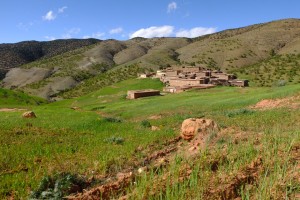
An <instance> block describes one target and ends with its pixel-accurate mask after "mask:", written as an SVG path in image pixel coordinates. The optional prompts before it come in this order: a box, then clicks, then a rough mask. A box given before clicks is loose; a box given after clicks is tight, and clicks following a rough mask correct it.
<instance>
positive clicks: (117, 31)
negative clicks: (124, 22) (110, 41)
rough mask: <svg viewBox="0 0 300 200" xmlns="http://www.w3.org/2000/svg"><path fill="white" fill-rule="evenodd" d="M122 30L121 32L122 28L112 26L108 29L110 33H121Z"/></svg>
mask: <svg viewBox="0 0 300 200" xmlns="http://www.w3.org/2000/svg"><path fill="white" fill-rule="evenodd" d="M122 32H123V28H121V27H118V28H114V29H111V30H110V31H109V33H110V34H118V33H122Z"/></svg>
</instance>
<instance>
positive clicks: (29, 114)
mask: <svg viewBox="0 0 300 200" xmlns="http://www.w3.org/2000/svg"><path fill="white" fill-rule="evenodd" d="M22 117H23V118H36V115H35V113H34V112H33V111H27V112H24V113H23V114H22Z"/></svg>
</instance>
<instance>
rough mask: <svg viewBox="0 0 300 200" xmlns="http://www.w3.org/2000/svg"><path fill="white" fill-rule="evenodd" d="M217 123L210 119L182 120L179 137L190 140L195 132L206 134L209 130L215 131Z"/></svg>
mask: <svg viewBox="0 0 300 200" xmlns="http://www.w3.org/2000/svg"><path fill="white" fill-rule="evenodd" d="M217 130H218V126H217V124H216V123H215V122H214V121H213V120H211V119H203V118H200V119H197V118H189V119H186V120H184V121H183V122H182V125H181V137H182V138H183V139H184V140H191V139H193V138H194V137H195V135H196V134H202V135H206V134H207V133H209V132H210V131H217Z"/></svg>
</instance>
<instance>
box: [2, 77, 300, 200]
mask: <svg viewBox="0 0 300 200" xmlns="http://www.w3.org/2000/svg"><path fill="white" fill-rule="evenodd" d="M162 87H163V85H162V84H161V82H160V81H159V80H156V79H130V80H126V81H123V82H120V83H116V84H114V85H111V86H108V87H105V88H102V89H100V90H98V91H96V92H93V93H90V94H88V95H86V96H82V97H79V98H74V99H68V100H63V101H59V102H54V103H46V102H45V101H43V100H41V99H39V98H33V97H29V96H27V95H25V94H23V93H18V92H12V91H8V90H0V107H1V108H15V107H18V108H24V109H28V110H33V111H34V112H35V113H36V115H37V118H35V119H24V118H22V117H21V115H22V112H23V111H16V112H0V127H1V131H0V155H1V156H0V198H1V199H3V198H4V199H5V198H8V197H10V196H14V197H15V198H16V199H20V198H21V199H26V198H27V197H28V196H29V194H30V192H31V191H33V190H35V189H36V188H37V187H38V185H39V183H40V181H41V179H42V178H43V177H45V176H47V175H49V176H53V175H55V174H58V173H72V174H78V175H81V176H84V177H91V176H97V175H98V176H100V175H104V174H106V173H112V172H117V171H118V170H120V169H122V167H124V166H125V165H127V164H128V162H129V160H130V158H131V157H132V156H133V155H134V156H135V157H136V158H143V157H144V156H145V155H143V153H137V152H136V151H135V150H136V149H137V148H139V147H145V148H146V147H147V146H149V145H153V146H154V148H156V149H159V148H160V146H161V145H162V144H163V143H164V141H166V140H168V139H171V138H174V137H176V136H178V135H179V134H180V126H181V123H182V121H183V120H184V119H186V118H190V117H205V118H210V119H213V120H214V121H215V122H216V123H217V124H218V125H219V126H220V127H221V128H226V127H234V128H235V129H237V130H241V131H242V132H243V133H246V134H247V133H251V137H249V138H248V139H247V141H244V142H241V143H238V144H235V143H234V142H233V138H232V137H231V136H230V135H229V136H226V137H224V138H220V139H219V140H218V141H217V144H216V146H215V148H213V149H212V150H211V149H210V150H208V151H203V152H201V153H200V154H199V156H198V157H197V159H194V160H193V161H189V160H185V159H184V158H182V159H176V160H175V161H174V163H172V164H170V165H169V166H167V167H166V168H164V169H162V170H161V171H160V172H159V173H158V174H153V173H149V174H145V175H144V176H142V177H140V178H139V179H137V181H136V184H135V185H132V186H130V187H129V188H128V189H127V191H128V192H129V193H130V192H131V193H132V194H133V195H132V197H131V198H132V199H143V198H145V197H149V199H205V194H206V191H207V190H208V187H209V184H210V177H212V176H215V177H219V176H221V174H235V173H237V172H238V171H239V170H240V169H242V168H243V167H245V166H246V165H249V164H250V163H251V162H252V161H253V160H254V159H255V158H257V157H259V156H260V157H262V159H263V169H264V170H262V171H261V172H260V174H259V179H258V181H257V182H256V183H255V184H252V186H251V187H248V186H247V185H246V184H242V185H240V186H239V187H238V189H237V190H238V193H239V194H240V196H241V197H242V199H253V198H254V199H276V198H278V199H280V197H281V196H280V195H282V194H284V195H286V197H290V195H292V194H296V193H298V192H299V193H300V184H299V182H294V181H293V180H292V179H291V178H288V177H289V176H287V173H288V172H290V171H291V170H295V169H296V166H297V164H298V161H296V162H291V156H290V153H291V149H292V147H293V145H295V144H297V143H299V142H300V140H299V139H300V131H299V130H300V123H299V121H300V112H299V109H298V108H295V109H292V110H291V109H287V108H274V109H271V110H265V111H262V110H250V108H249V106H251V105H254V104H256V103H257V102H259V101H260V100H262V99H275V98H283V97H288V96H293V95H295V94H297V93H299V90H300V85H298V84H295V85H287V86H283V87H249V88H235V87H216V88H213V89H208V90H191V91H187V92H182V93H179V94H163V93H162V95H161V96H154V97H147V98H142V99H137V100H128V99H126V93H127V90H133V89H147V88H152V89H159V90H162ZM158 115H159V116H162V117H161V118H160V119H149V117H151V116H158ZM143 121H148V122H149V123H150V124H151V125H153V126H157V127H159V128H160V130H158V131H152V130H151V128H149V127H146V126H143ZM258 136H259V138H260V144H261V145H260V147H259V148H258V147H256V146H255V145H254V142H255V138H256V137H258ZM224 146H226V152H225V154H226V158H227V161H226V162H220V163H219V167H218V171H217V172H215V171H214V170H212V169H211V167H210V166H209V159H210V158H216V159H217V158H218V156H219V155H221V154H224V148H222V147H224ZM208 152H209V153H210V154H208ZM183 163H185V164H186V163H187V164H190V166H191V168H192V175H191V177H190V178H189V179H187V180H184V181H182V182H178V183H177V184H174V182H167V183H166V185H165V189H164V190H158V191H154V193H153V194H152V193H151V194H150V193H149V188H151V185H153V184H155V182H156V181H157V179H159V178H162V177H163V176H164V174H166V173H168V172H171V173H172V174H173V175H174V179H176V177H177V178H178V177H179V175H178V174H179V172H180V166H182V164H183ZM278 188H279V189H278ZM279 191H280V192H279ZM116 197H118V195H117V196H116Z"/></svg>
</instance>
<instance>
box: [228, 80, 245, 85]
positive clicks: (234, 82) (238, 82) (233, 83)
mask: <svg viewBox="0 0 300 200" xmlns="http://www.w3.org/2000/svg"><path fill="white" fill-rule="evenodd" d="M228 82H229V83H230V85H231V86H237V87H248V86H249V82H248V80H237V79H236V80H230V81H228Z"/></svg>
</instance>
